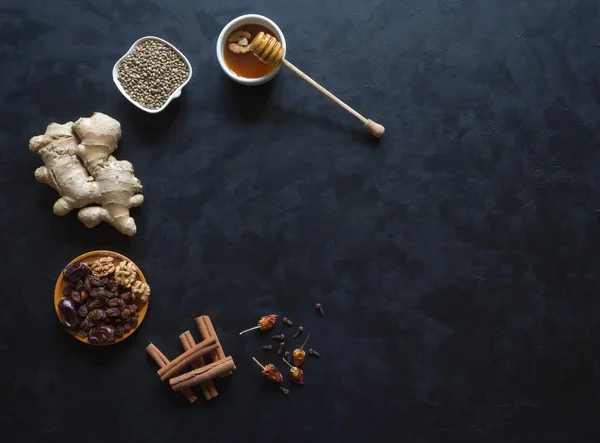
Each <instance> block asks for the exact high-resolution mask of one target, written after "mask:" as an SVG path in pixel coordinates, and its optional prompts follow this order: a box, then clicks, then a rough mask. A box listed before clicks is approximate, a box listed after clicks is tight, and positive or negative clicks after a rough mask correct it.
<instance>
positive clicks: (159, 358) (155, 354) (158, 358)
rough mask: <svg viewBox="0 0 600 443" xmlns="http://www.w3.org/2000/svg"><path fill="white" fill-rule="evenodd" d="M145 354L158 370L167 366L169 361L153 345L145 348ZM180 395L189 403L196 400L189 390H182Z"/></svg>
mask: <svg viewBox="0 0 600 443" xmlns="http://www.w3.org/2000/svg"><path fill="white" fill-rule="evenodd" d="M146 352H147V353H148V355H150V357H152V360H154V361H155V362H156V364H157V365H158V367H159V368H162V367H163V366H165V365H168V364H169V359H168V358H167V357H166V356H165V354H163V353H162V352H160V349H158V348H157V347H156V346H155V345H154V344H153V343H150V344H149V345H148V346H147V347H146ZM181 393H182V394H183V395H184V396H185V398H187V399H188V401H189V402H190V403H194V402H195V401H196V400H197V399H198V397H196V394H194V393H193V392H192V391H191V390H190V389H189V388H186V389H182V390H181Z"/></svg>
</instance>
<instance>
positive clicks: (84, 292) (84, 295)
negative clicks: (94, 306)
mask: <svg viewBox="0 0 600 443" xmlns="http://www.w3.org/2000/svg"><path fill="white" fill-rule="evenodd" d="M79 294H80V298H81V303H83V302H84V301H86V300H87V298H88V293H87V292H86V291H81V292H80V293H79Z"/></svg>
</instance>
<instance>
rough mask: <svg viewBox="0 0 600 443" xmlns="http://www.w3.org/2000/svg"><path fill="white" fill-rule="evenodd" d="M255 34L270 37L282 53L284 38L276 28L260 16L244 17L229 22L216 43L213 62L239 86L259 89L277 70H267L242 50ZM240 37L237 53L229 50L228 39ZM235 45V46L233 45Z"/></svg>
mask: <svg viewBox="0 0 600 443" xmlns="http://www.w3.org/2000/svg"><path fill="white" fill-rule="evenodd" d="M259 32H264V33H267V34H271V35H272V36H274V37H275V38H276V39H277V40H279V42H281V46H282V47H283V50H284V51H285V50H286V44H285V37H284V36H283V33H282V32H281V29H279V26H277V25H276V24H275V22H273V21H272V20H270V19H268V18H267V17H265V16H263V15H258V14H246V15H242V16H240V17H237V18H235V19H233V20H231V21H230V22H229V23H227V25H225V27H224V28H223V30H222V31H221V34H219V38H218V39H217V59H218V60H219V64H220V65H221V69H223V72H225V74H227V75H228V76H229V77H230V78H231V79H233V80H234V81H236V82H238V83H241V84H243V85H261V84H263V83H266V82H268V81H269V80H271V79H272V78H273V77H275V75H277V73H278V72H279V68H280V66H275V67H274V66H270V65H267V64H266V63H263V62H261V61H260V60H259V59H258V57H256V56H255V55H254V54H253V53H252V52H250V51H247V50H244V49H243V48H244V47H246V46H249V45H250V42H251V41H252V39H253V38H254V37H255V36H256V34H258V33H259ZM236 35H238V36H240V37H241V38H240V42H239V43H240V45H241V46H240V48H242V50H241V51H232V50H231V49H230V45H231V37H232V36H236ZM236 44H237V43H236Z"/></svg>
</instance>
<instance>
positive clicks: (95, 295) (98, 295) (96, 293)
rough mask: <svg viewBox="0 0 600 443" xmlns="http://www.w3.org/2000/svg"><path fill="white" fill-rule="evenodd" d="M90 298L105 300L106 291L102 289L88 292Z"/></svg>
mask: <svg viewBox="0 0 600 443" xmlns="http://www.w3.org/2000/svg"><path fill="white" fill-rule="evenodd" d="M90 297H92V298H98V299H100V300H104V299H105V298H106V290H105V289H104V288H94V289H92V292H90Z"/></svg>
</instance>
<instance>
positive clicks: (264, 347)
mask: <svg viewBox="0 0 600 443" xmlns="http://www.w3.org/2000/svg"><path fill="white" fill-rule="evenodd" d="M263 349H264V350H265V351H270V350H271V349H273V346H271V345H266V346H263Z"/></svg>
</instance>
